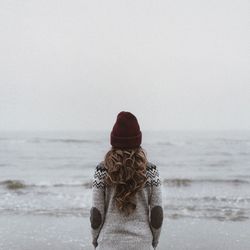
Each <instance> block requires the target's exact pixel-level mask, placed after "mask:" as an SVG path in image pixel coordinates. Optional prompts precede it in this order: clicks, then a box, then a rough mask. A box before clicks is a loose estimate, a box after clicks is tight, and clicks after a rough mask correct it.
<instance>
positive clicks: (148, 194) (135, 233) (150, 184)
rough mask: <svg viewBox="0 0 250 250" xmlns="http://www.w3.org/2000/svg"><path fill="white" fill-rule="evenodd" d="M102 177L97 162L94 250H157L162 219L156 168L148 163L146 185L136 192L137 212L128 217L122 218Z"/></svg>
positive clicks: (93, 215)
mask: <svg viewBox="0 0 250 250" xmlns="http://www.w3.org/2000/svg"><path fill="white" fill-rule="evenodd" d="M105 176H106V169H105V168H104V164H103V162H100V163H99V164H98V165H97V166H96V169H95V173H94V178H93V185H92V207H91V210H90V223H91V233H92V244H93V245H94V247H95V249H96V250H97V249H98V250H149V249H152V247H153V248H154V249H156V246H157V244H158V241H159V237H160V233H161V228H162V224H163V217H164V216H163V209H162V191H161V180H160V177H159V171H158V168H157V167H156V166H155V165H154V164H152V163H150V162H148V163H147V168H146V176H147V182H146V184H145V186H144V187H143V189H142V190H141V191H138V192H137V194H136V196H135V199H136V209H135V210H134V212H133V213H132V214H130V215H129V216H125V215H123V214H121V213H120V212H119V211H118V209H117V208H116V206H115V202H114V194H115V190H114V188H112V187H106V186H105V183H104V177H105Z"/></svg>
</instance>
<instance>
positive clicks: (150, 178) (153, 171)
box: [146, 162, 161, 186]
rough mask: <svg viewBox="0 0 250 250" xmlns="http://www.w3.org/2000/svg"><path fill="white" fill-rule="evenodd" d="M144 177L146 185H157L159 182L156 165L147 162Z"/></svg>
mask: <svg viewBox="0 0 250 250" xmlns="http://www.w3.org/2000/svg"><path fill="white" fill-rule="evenodd" d="M146 177H147V182H146V186H147V185H151V186H158V185H160V184H161V180H160V176H159V171H158V167H157V166H156V165H155V164H154V163H152V162H147V167H146Z"/></svg>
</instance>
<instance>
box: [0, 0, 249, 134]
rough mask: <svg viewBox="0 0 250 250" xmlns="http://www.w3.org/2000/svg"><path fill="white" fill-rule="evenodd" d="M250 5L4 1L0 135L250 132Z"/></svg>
mask: <svg viewBox="0 0 250 250" xmlns="http://www.w3.org/2000/svg"><path fill="white" fill-rule="evenodd" d="M249 14H250V6H249V1H248V0H241V1H236V0H234V1H232V0H216V1H215V0H210V1H199V0H189V1H186V0H175V1H169V0H161V1H153V0H151V1H148V0H128V1H119V0H112V1H110V0H105V1H96V0H89V1H84V0H72V1H66V0H60V1H59V0H57V1H56V0H43V1H39V0H26V1H19V0H2V1H1V2H0V35H1V39H0V130H6V129H7V130H12V129H13V130H29V129H31V130H47V129H51V130H73V129H77V130H79V129H94V130H95V129H97V130H105V129H108V130H110V129H111V127H112V126H113V124H114V122H115V119H116V116H117V114H118V112H120V111H122V110H124V111H130V112H132V113H134V114H135V115H136V116H137V118H138V121H139V123H140V126H141V129H142V130H150V129H154V130H158V129H250V115H249V114H250V73H249V72H250V54H249V53H250V18H249V16H250V15H249Z"/></svg>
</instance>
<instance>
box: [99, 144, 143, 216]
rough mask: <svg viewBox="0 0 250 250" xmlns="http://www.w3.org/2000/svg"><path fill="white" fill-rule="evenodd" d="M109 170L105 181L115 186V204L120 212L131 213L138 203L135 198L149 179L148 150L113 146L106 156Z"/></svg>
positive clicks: (105, 159)
mask: <svg viewBox="0 0 250 250" xmlns="http://www.w3.org/2000/svg"><path fill="white" fill-rule="evenodd" d="M104 165H105V168H106V170H107V175H106V177H105V183H106V185H108V186H113V187H115V189H116V190H115V196H114V197H115V204H116V206H117V208H118V209H119V210H120V212H123V213H125V215H129V214H130V213H132V212H133V211H134V210H135V208H136V204H135V201H134V200H133V198H134V197H135V194H136V193H137V192H138V191H139V190H141V189H142V188H143V186H144V184H145V182H146V180H147V178H146V165H147V157H146V151H145V150H144V149H143V148H142V147H141V146H139V147H138V148H133V149H119V148H114V147H112V148H111V149H110V150H109V151H108V152H107V153H106V155H105V157H104Z"/></svg>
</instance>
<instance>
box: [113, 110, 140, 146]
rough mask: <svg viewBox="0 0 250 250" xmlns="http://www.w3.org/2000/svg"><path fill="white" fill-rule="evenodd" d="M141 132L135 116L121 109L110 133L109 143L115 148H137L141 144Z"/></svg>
mask: <svg viewBox="0 0 250 250" xmlns="http://www.w3.org/2000/svg"><path fill="white" fill-rule="evenodd" d="M141 139H142V133H141V131H140V126H139V124H138V121H137V118H136V117H135V116H134V115H133V114H132V113H130V112H126V111H121V112H120V113H119V114H118V115H117V118H116V122H115V124H114V126H113V129H112V131H111V134H110V143H111V145H112V146H113V147H116V148H121V149H125V148H137V147H139V146H140V144H141Z"/></svg>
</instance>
